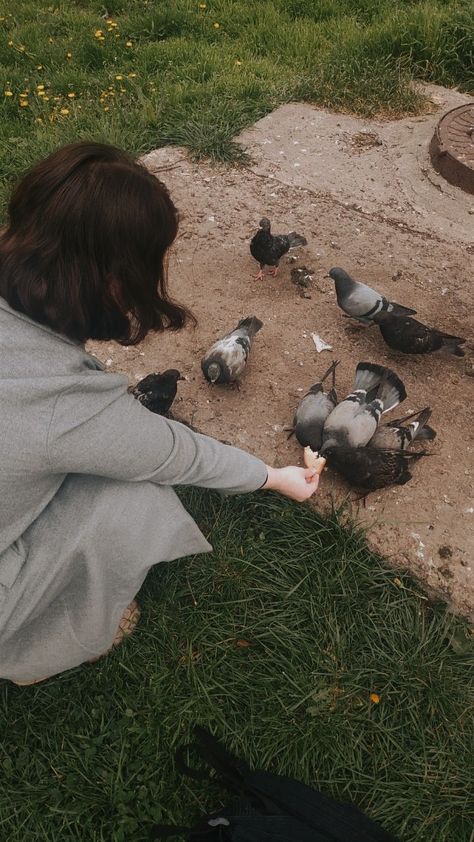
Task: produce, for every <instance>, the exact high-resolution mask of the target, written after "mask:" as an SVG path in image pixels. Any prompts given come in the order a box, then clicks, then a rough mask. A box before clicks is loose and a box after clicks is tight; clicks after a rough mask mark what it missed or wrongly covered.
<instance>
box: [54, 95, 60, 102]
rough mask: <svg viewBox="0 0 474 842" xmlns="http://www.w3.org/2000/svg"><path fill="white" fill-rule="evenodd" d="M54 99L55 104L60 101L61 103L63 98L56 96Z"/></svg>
mask: <svg viewBox="0 0 474 842" xmlns="http://www.w3.org/2000/svg"><path fill="white" fill-rule="evenodd" d="M53 99H54V101H55V102H59V101H60V99H61V97H60V96H55V97H53Z"/></svg>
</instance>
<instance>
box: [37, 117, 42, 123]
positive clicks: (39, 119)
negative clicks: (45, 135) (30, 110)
mask: <svg viewBox="0 0 474 842" xmlns="http://www.w3.org/2000/svg"><path fill="white" fill-rule="evenodd" d="M42 122H43V118H42V117H37V118H36V120H35V123H42Z"/></svg>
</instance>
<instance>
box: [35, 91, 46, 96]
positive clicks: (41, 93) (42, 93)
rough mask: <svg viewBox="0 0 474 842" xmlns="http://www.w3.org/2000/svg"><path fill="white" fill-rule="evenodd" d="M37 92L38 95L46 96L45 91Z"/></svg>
mask: <svg viewBox="0 0 474 842" xmlns="http://www.w3.org/2000/svg"><path fill="white" fill-rule="evenodd" d="M36 93H37V95H38V96H43V97H44V96H46V94H45V92H44V91H37V92H36Z"/></svg>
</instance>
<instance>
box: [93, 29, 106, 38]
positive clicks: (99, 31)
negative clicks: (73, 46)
mask: <svg viewBox="0 0 474 842" xmlns="http://www.w3.org/2000/svg"><path fill="white" fill-rule="evenodd" d="M94 35H95V37H96V38H102V37H103V35H104V33H103V32H102V30H101V29H96V31H95V32H94Z"/></svg>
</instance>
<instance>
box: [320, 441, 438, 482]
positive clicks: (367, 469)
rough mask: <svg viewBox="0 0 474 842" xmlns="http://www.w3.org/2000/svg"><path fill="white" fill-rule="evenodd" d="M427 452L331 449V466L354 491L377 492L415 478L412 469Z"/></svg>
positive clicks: (369, 448)
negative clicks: (355, 489) (357, 489)
mask: <svg viewBox="0 0 474 842" xmlns="http://www.w3.org/2000/svg"><path fill="white" fill-rule="evenodd" d="M426 455H428V454H427V453H426V451H424V450H420V451H418V453H412V452H410V451H401V450H398V451H397V450H378V449H377V448H375V447H340V446H339V447H338V446H333V447H328V448H327V449H326V450H325V451H324V456H325V458H326V459H327V462H328V465H329V466H330V467H331V468H334V470H335V471H337V472H338V474H340V475H341V476H342V477H344V479H345V480H346V481H347V482H348V483H349V485H352V486H353V487H354V488H361V489H365V490H366V491H375V490H376V489H377V488H385V487H386V486H387V485H405V483H406V482H408V481H409V480H410V479H411V473H410V471H409V468H410V467H411V465H412V463H414V462H416V461H417V460H418V459H420V458H421V457H422V456H426Z"/></svg>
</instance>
